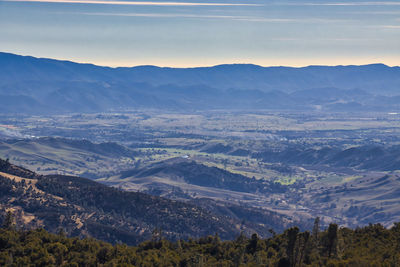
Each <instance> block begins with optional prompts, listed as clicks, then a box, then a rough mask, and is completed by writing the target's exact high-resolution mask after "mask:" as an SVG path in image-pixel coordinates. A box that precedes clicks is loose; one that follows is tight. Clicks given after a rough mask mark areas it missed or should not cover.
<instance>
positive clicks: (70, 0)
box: [0, 0, 262, 6]
mask: <svg viewBox="0 0 400 267" xmlns="http://www.w3.org/2000/svg"><path fill="white" fill-rule="evenodd" d="M0 2H34V3H62V4H97V5H132V6H262V5H261V4H245V3H192V2H150V1H149V2H147V1H114V0H110V1H107V0H0Z"/></svg>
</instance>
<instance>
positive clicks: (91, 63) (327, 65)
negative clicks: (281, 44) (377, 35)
mask: <svg viewBox="0 0 400 267" xmlns="http://www.w3.org/2000/svg"><path fill="white" fill-rule="evenodd" d="M0 54H9V55H13V56H20V57H30V58H34V59H44V60H54V61H61V62H69V63H74V64H82V65H92V66H96V67H103V68H111V69H118V68H138V67H155V68H166V69H168V68H169V69H196V68H213V67H219V66H230V65H251V66H256V67H262V68H279V67H283V68H296V69H300V68H307V67H350V66H368V65H384V66H386V67H391V68H393V67H400V66H399V65H389V64H385V63H382V62H371V63H365V64H333V65H329V64H309V65H307V64H306V65H260V64H255V63H250V62H234V63H219V64H211V65H193V66H186V67H177V66H176V67H173V66H163V65H152V64H139V65H125V66H124V65H103V64H98V63H93V62H86V61H74V60H71V59H60V58H50V57H40V56H32V55H23V54H16V53H12V52H4V51H0Z"/></svg>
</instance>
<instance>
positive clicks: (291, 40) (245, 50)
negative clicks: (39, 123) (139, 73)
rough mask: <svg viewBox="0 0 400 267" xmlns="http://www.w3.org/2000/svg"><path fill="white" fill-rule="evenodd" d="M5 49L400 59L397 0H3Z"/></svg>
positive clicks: (152, 60) (215, 58)
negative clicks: (370, 0) (147, 0)
mask: <svg viewBox="0 0 400 267" xmlns="http://www.w3.org/2000/svg"><path fill="white" fill-rule="evenodd" d="M0 51H3V52H12V53H17V54H23V55H32V56H37V57H50V58H57V59H67V60H73V61H78V62H91V63H95V64H99V65H109V66H134V65H159V66H179V67H185V66H205V65H216V64H221V63H254V64H259V65H263V66H271V65H288V66H305V65H312V64H320V65H338V64H346V65H347V64H366V63H377V62H381V63H385V64H388V65H400V0H399V1H373V2H369V1H357V0H355V1H324V0H306V1H304V0H280V1H279V0H276V1H275V0H243V1H241V0H232V1H229V0H221V1H219V0H214V1H204V0H198V1H196V0H193V1H185V0H182V1H179V0H177V1H151V2H150V1H149V2H146V1H140V2H139V1H124V0H116V1H112V0H93V1H91V0H26V1H23V0H8V1H3V0H0Z"/></svg>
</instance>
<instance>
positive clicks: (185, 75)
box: [0, 52, 400, 114]
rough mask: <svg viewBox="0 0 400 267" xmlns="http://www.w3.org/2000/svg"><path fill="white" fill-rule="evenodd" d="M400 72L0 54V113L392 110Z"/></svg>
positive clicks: (383, 67) (365, 67) (373, 67)
mask: <svg viewBox="0 0 400 267" xmlns="http://www.w3.org/2000/svg"><path fill="white" fill-rule="evenodd" d="M399 100H400V67H389V66H386V65H383V64H371V65H362V66H309V67H302V68H293V67H261V66H257V65H251V64H232V65H218V66H213V67H198V68H161V67H156V66H137V67H131V68H128V67H120V68H110V67H102V66H96V65H92V64H80V63H74V62H70V61H60V60H54V59H45V58H35V57H30V56H20V55H15V54H10V53H1V52H0V112H2V113H27V114H29V113H32V114H36V113H49V112H52V113H64V112H97V111H103V112H104V111H108V110H114V111H115V110H124V109H132V108H135V109H136V108H160V109H169V110H170V109H173V110H202V109H211V108H220V109H265V110H269V109H272V110H276V109H277V110H315V109H317V110H326V111H349V110H352V111H362V110H376V111H386V110H390V111H393V110H398V109H399V108H400V105H399V104H398V103H400V101H399Z"/></svg>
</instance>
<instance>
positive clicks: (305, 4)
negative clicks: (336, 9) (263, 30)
mask: <svg viewBox="0 0 400 267" xmlns="http://www.w3.org/2000/svg"><path fill="white" fill-rule="evenodd" d="M285 5H291V6H400V2H332V3H311V2H309V3H307V2H303V3H301V2H299V3H286V4H285Z"/></svg>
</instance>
